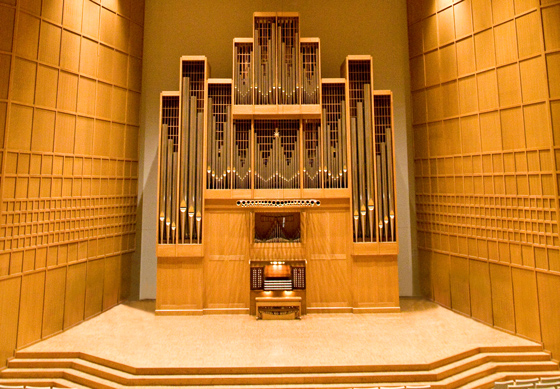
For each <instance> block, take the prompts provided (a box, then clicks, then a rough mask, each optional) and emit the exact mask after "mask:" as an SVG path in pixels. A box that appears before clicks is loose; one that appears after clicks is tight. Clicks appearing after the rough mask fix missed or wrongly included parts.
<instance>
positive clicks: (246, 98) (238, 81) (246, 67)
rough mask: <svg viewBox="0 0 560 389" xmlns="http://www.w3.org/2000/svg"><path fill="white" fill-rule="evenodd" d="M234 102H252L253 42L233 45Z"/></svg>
mask: <svg viewBox="0 0 560 389" xmlns="http://www.w3.org/2000/svg"><path fill="white" fill-rule="evenodd" d="M235 49H236V53H235V69H234V71H235V81H234V82H235V85H234V93H235V104H252V103H253V93H252V91H253V67H252V65H253V44H252V43H237V44H236V45H235Z"/></svg>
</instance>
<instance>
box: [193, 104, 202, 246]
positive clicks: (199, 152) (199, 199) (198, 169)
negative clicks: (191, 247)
mask: <svg viewBox="0 0 560 389" xmlns="http://www.w3.org/2000/svg"><path fill="white" fill-rule="evenodd" d="M197 119H198V120H197V122H198V126H197V132H196V135H197V136H196V137H197V142H196V169H195V171H196V181H195V182H196V205H195V217H196V243H200V239H201V236H202V230H201V227H202V174H201V173H202V170H201V167H202V134H203V129H204V116H203V113H202V112H199V113H198V117H197Z"/></svg>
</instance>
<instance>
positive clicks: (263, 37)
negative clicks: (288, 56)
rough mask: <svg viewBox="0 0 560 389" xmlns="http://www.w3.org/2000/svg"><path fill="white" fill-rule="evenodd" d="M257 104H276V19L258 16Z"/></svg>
mask: <svg viewBox="0 0 560 389" xmlns="http://www.w3.org/2000/svg"><path fill="white" fill-rule="evenodd" d="M254 43H255V45H254V47H255V52H254V57H253V58H254V60H255V66H254V68H253V69H254V72H255V74H254V91H255V93H254V95H255V99H254V101H255V104H276V20H275V18H256V19H255V31H254Z"/></svg>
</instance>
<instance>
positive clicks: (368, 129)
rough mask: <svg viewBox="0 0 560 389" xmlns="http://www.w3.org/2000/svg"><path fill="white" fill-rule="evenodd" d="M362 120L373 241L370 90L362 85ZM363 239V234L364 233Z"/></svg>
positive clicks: (371, 237)
mask: <svg viewBox="0 0 560 389" xmlns="http://www.w3.org/2000/svg"><path fill="white" fill-rule="evenodd" d="M364 108H365V109H364V114H365V115H364V120H365V126H364V130H365V135H366V144H365V157H366V165H365V170H366V183H367V209H368V219H369V233H370V240H371V241H373V231H374V229H373V225H374V221H373V219H374V211H375V186H374V183H373V180H374V178H373V177H374V174H373V172H374V168H373V167H374V159H373V156H372V153H373V142H372V137H373V136H374V134H373V133H372V114H371V89H370V86H369V84H365V85H364ZM364 238H365V232H364Z"/></svg>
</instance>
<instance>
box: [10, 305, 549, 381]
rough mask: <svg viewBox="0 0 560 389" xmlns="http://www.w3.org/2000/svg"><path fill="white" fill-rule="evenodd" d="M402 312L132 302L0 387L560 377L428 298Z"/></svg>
mask: <svg viewBox="0 0 560 389" xmlns="http://www.w3.org/2000/svg"><path fill="white" fill-rule="evenodd" d="M400 304H401V309H402V312H401V313H381V314H360V315H354V314H310V315H305V316H303V317H302V318H301V320H292V321H275V320H271V321H264V320H259V321H257V320H256V319H255V318H254V317H252V316H248V315H205V316H156V315H155V313H154V311H155V304H154V302H153V301H140V302H130V303H127V304H122V305H119V306H117V307H115V308H113V309H111V310H110V311H108V312H105V313H103V314H101V315H99V316H97V317H95V318H93V319H91V320H89V321H87V322H84V323H82V324H80V325H78V326H76V327H75V328H72V329H70V330H68V331H66V332H64V333H61V334H59V335H56V336H54V337H52V338H50V339H47V340H44V341H42V342H39V343H37V344H35V345H32V346H30V347H28V348H26V349H23V350H20V351H19V352H17V354H16V358H15V359H14V360H12V361H11V362H10V364H9V366H8V369H6V370H4V371H3V372H1V373H0V382H8V381H6V380H8V379H12V380H15V381H22V380H25V379H29V378H34V379H36V381H37V382H38V383H40V382H41V381H43V382H48V381H49V380H51V381H52V380H55V378H59V379H62V380H65V382H62V384H66V383H67V382H73V383H76V384H78V385H83V386H88V387H98V388H120V387H124V386H151V387H154V386H189V385H190V386H196V387H209V386H219V387H224V388H225V387H228V388H233V387H247V388H253V387H254V388H256V387H268V388H281V387H293V388H295V387H298V388H302V387H305V388H309V387H345V388H348V387H372V386H381V385H389V386H397V385H398V384H401V383H404V384H411V383H420V382H427V383H430V384H431V385H432V386H433V387H436V388H437V387H440V388H455V387H462V386H464V387H489V384H488V383H489V382H491V381H492V380H493V379H497V378H502V377H506V376H508V377H509V376H522V377H526V376H536V375H550V374H558V371H557V370H558V364H556V363H555V362H553V361H551V359H550V355H549V354H548V353H546V352H544V351H543V350H542V346H541V345H540V344H538V343H534V342H531V341H529V340H525V339H523V338H520V337H518V336H514V335H510V334H508V333H505V332H502V331H499V330H496V329H493V328H491V327H489V326H487V325H484V324H481V323H478V322H476V321H474V320H472V319H470V318H467V317H464V316H462V315H459V314H456V313H454V312H452V311H450V310H447V309H445V308H442V307H440V306H438V305H437V304H434V303H431V302H428V301H425V300H420V299H401V302H400ZM42 371H44V372H42ZM41 372H42V373H41ZM45 372H46V373H45ZM25 374H27V375H28V376H25ZM15 381H14V382H15ZM113 384H114V385H113Z"/></svg>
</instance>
